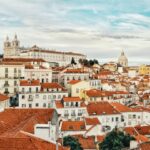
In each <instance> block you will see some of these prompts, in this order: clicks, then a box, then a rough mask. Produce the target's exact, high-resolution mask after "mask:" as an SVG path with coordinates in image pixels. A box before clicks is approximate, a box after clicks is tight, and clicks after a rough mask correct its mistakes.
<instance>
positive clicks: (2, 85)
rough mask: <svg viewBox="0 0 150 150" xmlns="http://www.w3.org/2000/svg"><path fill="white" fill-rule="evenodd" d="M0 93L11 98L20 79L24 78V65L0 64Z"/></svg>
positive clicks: (16, 89)
mask: <svg viewBox="0 0 150 150" xmlns="http://www.w3.org/2000/svg"><path fill="white" fill-rule="evenodd" d="M0 71H1V73H0V92H1V93H5V94H9V95H10V96H12V95H13V94H14V93H16V92H18V85H19V81H20V79H23V78H24V76H25V75H24V65H23V64H21V63H9V62H1V63H0Z"/></svg>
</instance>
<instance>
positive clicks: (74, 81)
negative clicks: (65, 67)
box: [68, 80, 81, 84]
mask: <svg viewBox="0 0 150 150" xmlns="http://www.w3.org/2000/svg"><path fill="white" fill-rule="evenodd" d="M80 81H81V80H71V81H69V82H68V83H69V84H76V83H79V82H80Z"/></svg>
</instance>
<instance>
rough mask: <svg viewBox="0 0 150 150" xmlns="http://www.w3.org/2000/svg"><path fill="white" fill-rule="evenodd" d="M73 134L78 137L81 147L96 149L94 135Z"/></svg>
mask: <svg viewBox="0 0 150 150" xmlns="http://www.w3.org/2000/svg"><path fill="white" fill-rule="evenodd" d="M73 136H74V137H75V138H77V139H78V141H79V143H80V144H81V146H82V148H83V149H88V150H90V149H91V150H93V149H96V143H95V137H94V136H88V137H83V135H73Z"/></svg>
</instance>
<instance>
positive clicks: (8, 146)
mask: <svg viewBox="0 0 150 150" xmlns="http://www.w3.org/2000/svg"><path fill="white" fill-rule="evenodd" d="M21 134H22V135H23V136H22V137H11V138H8V137H2V138H1V137H0V150H56V144H54V143H52V142H49V141H45V140H43V139H40V138H37V137H35V136H32V135H29V134H26V133H23V132H22V133H21ZM67 149H68V148H63V147H62V146H60V145H59V150H67Z"/></svg>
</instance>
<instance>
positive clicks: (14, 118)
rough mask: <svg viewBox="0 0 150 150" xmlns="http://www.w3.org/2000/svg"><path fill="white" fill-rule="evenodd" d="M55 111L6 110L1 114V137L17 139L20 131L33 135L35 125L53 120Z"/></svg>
mask: <svg viewBox="0 0 150 150" xmlns="http://www.w3.org/2000/svg"><path fill="white" fill-rule="evenodd" d="M53 113H54V109H5V110H4V111H3V112H0V136H5V137H12V136H13V137H15V136H16V137H17V135H18V133H19V131H21V130H23V131H26V132H30V133H33V131H34V125H35V124H38V123H47V122H48V121H49V120H51V119H52V116H53Z"/></svg>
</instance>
